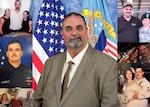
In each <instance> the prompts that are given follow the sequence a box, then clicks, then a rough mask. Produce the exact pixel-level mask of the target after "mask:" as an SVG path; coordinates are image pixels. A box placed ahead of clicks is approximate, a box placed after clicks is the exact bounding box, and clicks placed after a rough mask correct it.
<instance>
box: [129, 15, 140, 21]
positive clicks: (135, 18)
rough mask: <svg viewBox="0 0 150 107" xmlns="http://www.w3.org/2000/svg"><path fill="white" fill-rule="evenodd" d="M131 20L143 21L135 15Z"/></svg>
mask: <svg viewBox="0 0 150 107" xmlns="http://www.w3.org/2000/svg"><path fill="white" fill-rule="evenodd" d="M131 20H134V21H140V22H141V20H140V19H139V18H137V17H135V16H132V17H131Z"/></svg>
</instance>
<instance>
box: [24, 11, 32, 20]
mask: <svg viewBox="0 0 150 107" xmlns="http://www.w3.org/2000/svg"><path fill="white" fill-rule="evenodd" d="M24 12H26V13H27V15H28V17H27V20H29V19H30V18H29V11H28V10H25V11H23V13H24Z"/></svg>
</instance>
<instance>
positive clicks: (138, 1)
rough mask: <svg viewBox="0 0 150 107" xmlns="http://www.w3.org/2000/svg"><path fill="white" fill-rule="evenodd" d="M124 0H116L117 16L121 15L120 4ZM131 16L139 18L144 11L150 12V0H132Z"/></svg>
mask: <svg viewBox="0 0 150 107" xmlns="http://www.w3.org/2000/svg"><path fill="white" fill-rule="evenodd" d="M125 1H126V0H118V16H120V15H122V5H123V3H124V2H125ZM132 2H133V16H136V17H139V18H141V16H142V14H144V13H145V12H148V13H150V0H132Z"/></svg>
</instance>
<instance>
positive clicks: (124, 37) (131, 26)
mask: <svg viewBox="0 0 150 107" xmlns="http://www.w3.org/2000/svg"><path fill="white" fill-rule="evenodd" d="M122 11H123V15H122V16H121V17H119V18H118V42H139V38H138V29H139V28H140V27H141V26H142V23H141V21H140V20H139V19H138V18H137V17H134V16H132V12H133V5H132V3H130V2H127V3H125V4H124V5H123V9H122Z"/></svg>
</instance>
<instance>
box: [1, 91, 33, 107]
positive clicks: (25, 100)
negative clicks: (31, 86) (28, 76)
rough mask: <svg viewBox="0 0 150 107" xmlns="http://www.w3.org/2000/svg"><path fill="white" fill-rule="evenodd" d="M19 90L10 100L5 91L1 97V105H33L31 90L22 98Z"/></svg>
mask: <svg viewBox="0 0 150 107" xmlns="http://www.w3.org/2000/svg"><path fill="white" fill-rule="evenodd" d="M18 94H19V93H18V92H17V91H14V92H13V98H12V99H11V100H9V98H8V95H7V93H3V94H2V96H1V99H0V107H33V103H32V96H31V91H28V92H27V96H26V98H23V99H20V98H19V97H18Z"/></svg>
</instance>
